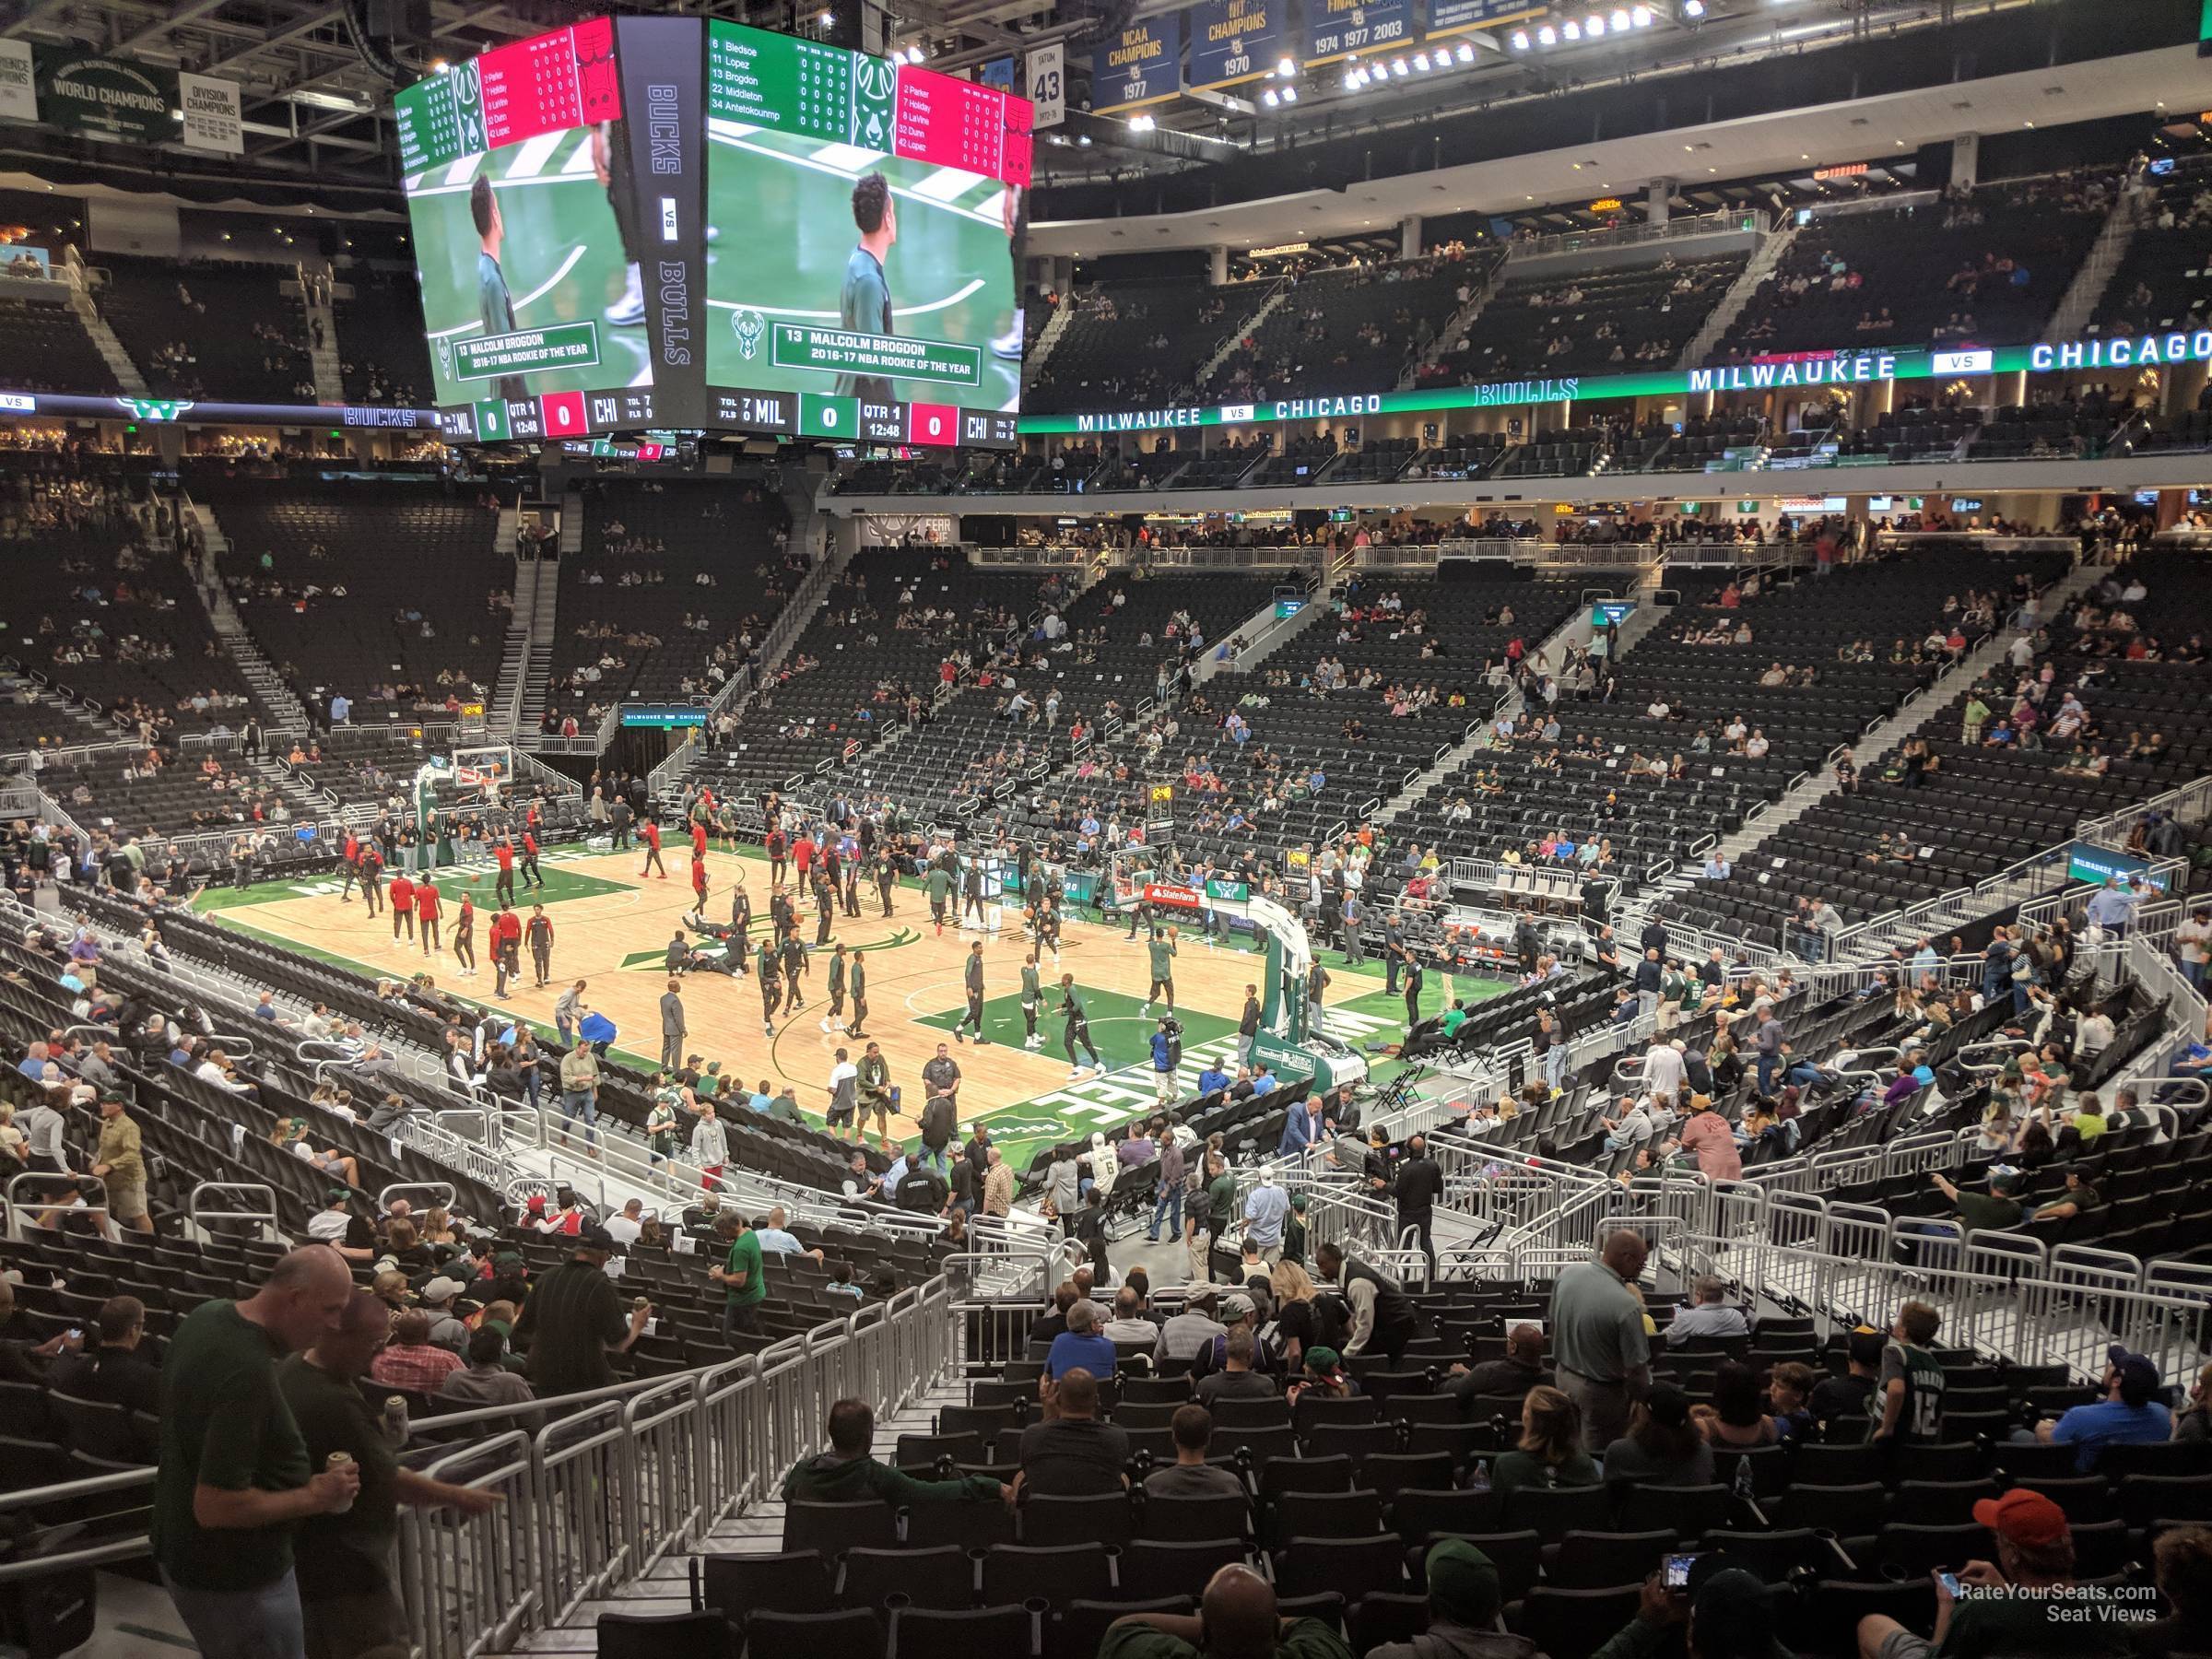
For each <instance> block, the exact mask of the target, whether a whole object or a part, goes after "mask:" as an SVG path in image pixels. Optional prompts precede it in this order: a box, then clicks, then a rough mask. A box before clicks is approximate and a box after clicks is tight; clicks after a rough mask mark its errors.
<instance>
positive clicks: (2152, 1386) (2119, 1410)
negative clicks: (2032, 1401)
mask: <svg viewBox="0 0 2212 1659" xmlns="http://www.w3.org/2000/svg"><path fill="white" fill-rule="evenodd" d="M2158 1394H2159V1368H2158V1367H2157V1366H2156V1365H2154V1364H2152V1363H2151V1361H2150V1360H2148V1359H2145V1358H2144V1357H2143V1356H2142V1355H2141V1354H2131V1353H2129V1352H2128V1351H2127V1349H2126V1348H2125V1347H2122V1346H2121V1345H2120V1344H2119V1343H2116V1342H2115V1343H2114V1344H2112V1347H2111V1348H2110V1349H2108V1350H2107V1351H2106V1355H2105V1367H2104V1398H2103V1399H2101V1400H2099V1401H2097V1402H2095V1403H2094V1404H2093V1405H2088V1406H2075V1407H2074V1408H2073V1409H2072V1410H2071V1411H2068V1412H2067V1413H2066V1414H2065V1416H2063V1417H2060V1418H2055V1419H2053V1418H2043V1419H2042V1421H2041V1422H2039V1423H2038V1424H2036V1426H2035V1428H2034V1429H2033V1430H2026V1429H2021V1430H2015V1431H2014V1434H2013V1438H2014V1439H2015V1440H2017V1441H2041V1443H2042V1444H2044V1445H2061V1446H2072V1447H2074V1448H2075V1453H2074V1467H2075V1469H2076V1470H2077V1472H2078V1473H2080V1474H2083V1475H2088V1474H2091V1473H2093V1472H2094V1471H2095V1469H2096V1467H2097V1460H2098V1459H2099V1458H2100V1457H2101V1456H2103V1455H2104V1449H2105V1447H2107V1446H2138V1445H2155V1444H2159V1443H2161V1442H2163V1441H2168V1440H2171V1439H2172V1438H2173V1414H2172V1413H2171V1412H2170V1411H2168V1410H2167V1408H2166V1406H2165V1405H2164V1403H2163V1402H2161V1401H2160V1400H2159V1399H2158V1398H2157V1397H2156V1396H2157V1395H2158Z"/></svg>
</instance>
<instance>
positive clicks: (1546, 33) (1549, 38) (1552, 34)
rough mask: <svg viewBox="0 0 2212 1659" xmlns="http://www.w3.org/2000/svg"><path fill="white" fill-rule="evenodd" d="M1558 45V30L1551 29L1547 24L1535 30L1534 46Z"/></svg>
mask: <svg viewBox="0 0 2212 1659" xmlns="http://www.w3.org/2000/svg"><path fill="white" fill-rule="evenodd" d="M1536 44H1537V45H1539V46H1557V45H1558V44H1559V30H1558V29H1554V28H1552V26H1551V25H1550V24H1548V23H1547V24H1544V25H1543V26H1542V27H1541V28H1539V29H1537V30H1536Z"/></svg>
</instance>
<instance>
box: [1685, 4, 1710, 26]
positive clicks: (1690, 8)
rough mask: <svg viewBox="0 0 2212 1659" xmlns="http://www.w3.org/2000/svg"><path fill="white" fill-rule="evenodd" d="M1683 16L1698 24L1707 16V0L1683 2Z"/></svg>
mask: <svg viewBox="0 0 2212 1659" xmlns="http://www.w3.org/2000/svg"><path fill="white" fill-rule="evenodd" d="M1682 16H1683V17H1684V18H1686V19H1687V20H1688V21H1689V22H1692V23H1696V22H1699V21H1700V20H1701V19H1702V18H1704V16H1705V0H1682Z"/></svg>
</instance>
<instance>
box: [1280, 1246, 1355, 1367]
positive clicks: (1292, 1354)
mask: <svg viewBox="0 0 2212 1659" xmlns="http://www.w3.org/2000/svg"><path fill="white" fill-rule="evenodd" d="M1267 1284H1268V1288H1270V1289H1271V1290H1273V1291H1274V1293H1275V1337H1276V1341H1277V1343H1279V1344H1280V1345H1281V1347H1282V1350H1283V1362H1284V1364H1285V1366H1287V1367H1288V1368H1291V1369H1292V1370H1293V1371H1294V1370H1295V1368H1297V1367H1298V1366H1300V1365H1301V1364H1303V1363H1304V1360H1305V1355H1306V1350H1307V1349H1308V1348H1314V1347H1324V1346H1326V1342H1327V1338H1328V1337H1329V1336H1330V1335H1342V1333H1341V1331H1333V1330H1331V1331H1324V1322H1323V1318H1322V1302H1321V1291H1320V1288H1319V1287H1317V1286H1316V1285H1315V1284H1314V1283H1313V1276H1312V1274H1310V1273H1308V1272H1307V1271H1306V1270H1305V1268H1304V1267H1302V1266H1300V1265H1299V1264H1298V1263H1296V1262H1293V1261H1290V1260H1289V1259H1288V1258H1287V1257H1286V1258H1285V1259H1284V1260H1282V1261H1279V1262H1277V1264H1276V1265H1275V1269H1274V1271H1273V1272H1271V1273H1270V1274H1269V1275H1268V1276H1267Z"/></svg>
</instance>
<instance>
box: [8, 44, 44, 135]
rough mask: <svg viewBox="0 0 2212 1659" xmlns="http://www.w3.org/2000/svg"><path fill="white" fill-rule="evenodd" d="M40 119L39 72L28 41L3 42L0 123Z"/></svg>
mask: <svg viewBox="0 0 2212 1659" xmlns="http://www.w3.org/2000/svg"><path fill="white" fill-rule="evenodd" d="M38 118H39V88H38V71H37V70H36V69H35V68H34V67H33V66H32V63H31V55H30V42H29V41H0V120H5V121H36V120H37V119H38Z"/></svg>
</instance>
